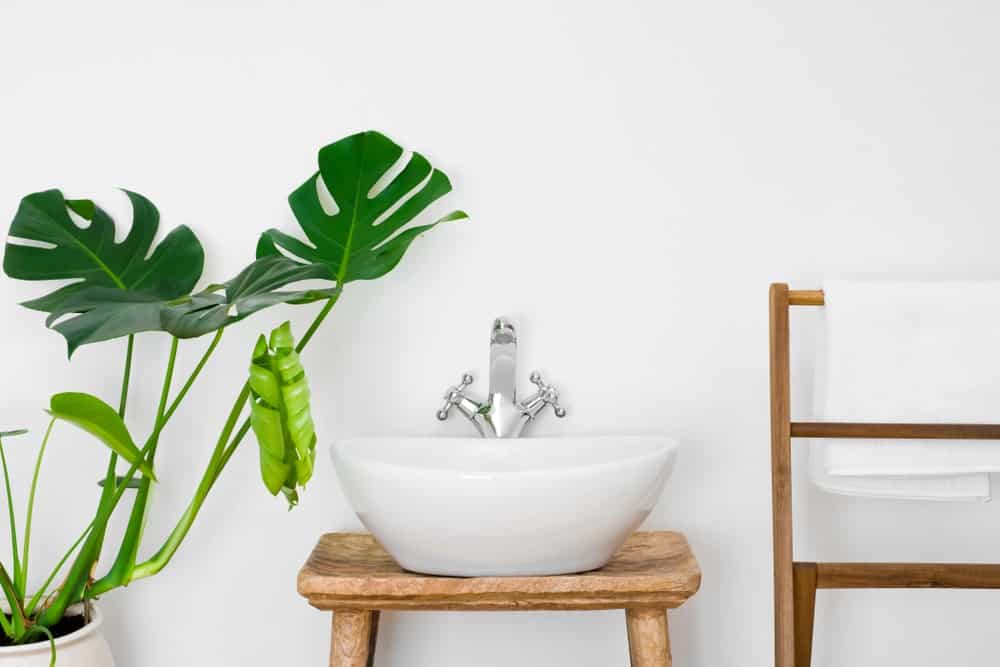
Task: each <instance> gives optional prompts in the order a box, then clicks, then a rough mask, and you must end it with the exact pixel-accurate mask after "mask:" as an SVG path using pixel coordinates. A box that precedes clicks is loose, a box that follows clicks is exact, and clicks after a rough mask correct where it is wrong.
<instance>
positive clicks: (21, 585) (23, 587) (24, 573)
mask: <svg viewBox="0 0 1000 667" xmlns="http://www.w3.org/2000/svg"><path fill="white" fill-rule="evenodd" d="M55 423H56V420H55V418H54V417H53V418H52V420H51V421H50V422H49V427H48V428H47V429H45V437H44V438H42V446H41V448H40V449H39V450H38V458H37V459H36V460H35V473H34V474H33V475H32V476H31V491H30V492H29V493H28V512H27V515H26V516H25V520H24V552H23V554H22V555H21V578H20V579H19V580H17V581H15V584H17V587H18V588H17V590H18V591H19V592H20V594H21V595H24V594H25V592H26V591H27V588H28V553H29V551H30V550H31V519H32V516H33V515H34V513H35V492H36V490H37V489H38V473H39V472H40V471H41V469H42V458H43V457H44V456H45V448H46V447H47V446H48V444H49V437H50V436H51V435H52V427H53V426H55Z"/></svg>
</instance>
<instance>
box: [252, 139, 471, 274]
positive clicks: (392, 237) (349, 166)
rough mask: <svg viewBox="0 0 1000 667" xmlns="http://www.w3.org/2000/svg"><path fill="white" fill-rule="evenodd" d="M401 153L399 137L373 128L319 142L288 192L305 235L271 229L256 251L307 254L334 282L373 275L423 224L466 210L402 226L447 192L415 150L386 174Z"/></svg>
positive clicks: (391, 263)
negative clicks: (304, 175) (305, 174)
mask: <svg viewBox="0 0 1000 667" xmlns="http://www.w3.org/2000/svg"><path fill="white" fill-rule="evenodd" d="M402 157H403V149H402V148H401V147H400V146H399V145H397V144H396V143H394V142H393V141H392V140H391V139H389V138H388V137H386V136H384V135H382V134H379V133H378V132H372V131H369V132H363V133H360V134H355V135H352V136H349V137H346V138H344V139H341V140H340V141H337V142H335V143H332V144H330V145H329V146H326V147H324V148H322V149H320V151H319V171H318V172H317V173H315V174H313V175H312V176H311V177H310V178H309V180H307V181H306V182H305V183H304V184H303V185H302V186H301V187H299V188H298V189H297V190H295V192H293V193H292V194H291V195H290V196H289V197H288V201H289V203H290V204H291V207H292V211H293V213H294V214H295V217H296V218H297V219H298V222H299V225H301V227H302V231H304V232H305V235H306V237H308V239H309V243H305V242H303V241H300V240H299V239H297V238H295V237H293V236H289V235H288V234H284V233H282V232H280V231H278V230H276V229H271V230H268V231H266V232H264V234H263V235H262V236H261V238H260V241H259V243H258V244H257V256H258V257H261V256H267V255H276V254H278V253H279V250H278V249H279V248H281V249H283V250H284V251H286V252H287V253H289V254H291V255H293V256H295V257H298V258H300V259H302V260H304V261H306V262H309V263H315V262H323V263H325V264H326V265H327V266H329V267H330V271H331V273H332V274H333V276H334V278H335V279H336V280H337V283H338V284H339V285H343V284H344V283H348V282H351V281H352V280H371V279H373V278H378V277H380V276H383V275H385V274H386V273H388V272H389V271H391V270H392V269H393V268H394V267H395V266H396V265H397V264H398V263H399V261H400V260H401V259H402V258H403V254H404V253H405V252H406V249H407V248H408V247H409V246H410V243H412V242H413V240H414V239H415V238H417V236H419V235H420V234H422V233H423V232H425V231H427V230H429V229H431V228H432V227H434V226H435V225H437V224H439V223H441V222H447V221H451V220H460V219H462V218H466V217H468V216H467V215H466V214H465V213H464V212H462V211H453V212H451V213H449V214H447V215H445V216H444V217H442V218H440V219H438V220H437V221H435V222H432V223H430V224H426V225H418V226H414V227H409V228H406V229H404V227H405V226H406V224H407V223H409V222H410V221H411V220H413V219H414V218H415V217H416V216H417V215H419V214H420V213H421V212H422V211H423V210H424V209H426V208H427V207H428V206H430V204H431V203H433V202H434V201H436V200H437V199H439V198H441V197H443V196H444V195H445V194H447V193H448V192H450V191H451V183H450V182H449V181H448V177H447V176H445V175H444V173H442V172H441V171H438V170H437V169H434V168H433V167H431V164H430V162H428V161H427V158H425V157H424V156H423V155H421V154H420V153H413V154H412V155H411V156H410V157H409V160H408V161H407V162H406V164H405V165H404V166H402V168H401V170H400V171H399V173H398V174H396V175H395V176H394V177H391V178H390V176H391V174H389V172H390V170H392V169H393V167H394V166H395V167H397V168H398V167H399V165H397V163H398V162H400V159H401V158H402ZM385 181H388V182H385ZM330 200H332V201H330Z"/></svg>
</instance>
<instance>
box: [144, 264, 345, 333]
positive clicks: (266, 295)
mask: <svg viewBox="0 0 1000 667" xmlns="http://www.w3.org/2000/svg"><path fill="white" fill-rule="evenodd" d="M330 279H331V275H330V269H329V268H328V267H327V266H326V265H325V264H322V263H317V264H300V263H298V262H295V261H293V260H290V259H288V258H286V257H281V256H270V257H261V258H260V259H258V260H256V261H255V262H253V263H252V264H251V265H250V266H248V267H247V268H245V269H243V271H241V272H240V273H239V275H237V276H236V277H235V278H233V279H232V280H229V281H226V282H225V283H222V284H221V285H211V286H209V287H208V289H206V290H205V291H203V292H199V293H198V294H195V295H194V296H192V297H191V299H190V300H187V301H184V302H182V303H175V304H170V305H168V306H167V307H165V308H164V309H163V311H162V314H161V325H162V326H163V328H164V330H166V331H169V332H170V333H172V334H174V335H175V336H177V337H179V338H193V337H195V336H201V335H203V334H206V333H209V332H211V331H215V330H216V329H219V328H220V327H223V326H227V325H229V324H232V323H233V322H238V321H240V320H242V319H244V318H246V317H249V316H250V315H253V314H254V313H256V312H257V311H259V310H263V309H264V308H268V307H270V306H274V305H277V304H280V303H290V304H303V303H312V302H314V301H319V300H322V299H329V298H330V297H332V296H333V295H334V294H335V293H336V291H337V288H335V287H323V288H319V289H306V290H284V289H283V288H284V287H287V286H288V285H292V284H294V283H300V282H302V281H305V280H320V281H327V284H328V285H329V282H328V281H330Z"/></svg>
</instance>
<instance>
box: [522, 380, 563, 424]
mask: <svg viewBox="0 0 1000 667" xmlns="http://www.w3.org/2000/svg"><path fill="white" fill-rule="evenodd" d="M528 379H529V380H531V384H533V385H535V386H536V387H538V393H537V394H535V396H534V397H533V398H535V399H536V400H537V401H540V402H541V403H542V405H541V406H540V407H544V406H546V405H551V406H552V411H553V412H555V413H556V417H560V418H562V417H565V416H566V408H564V407H562V406H561V405H559V392H558V391H556V388H555V387H553V386H552V385H549V384H545V381H544V380H543V379H542V374H541V373H539V372H538V371H534V372H533V373H532V374H531V375H530V376H529V378H528ZM530 400H531V399H529V401H530Z"/></svg>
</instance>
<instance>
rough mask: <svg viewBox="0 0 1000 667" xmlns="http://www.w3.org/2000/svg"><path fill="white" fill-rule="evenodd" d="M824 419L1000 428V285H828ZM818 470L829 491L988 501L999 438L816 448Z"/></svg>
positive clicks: (821, 394)
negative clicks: (992, 424) (976, 425)
mask: <svg viewBox="0 0 1000 667" xmlns="http://www.w3.org/2000/svg"><path fill="white" fill-rule="evenodd" d="M823 291H824V294H825V302H826V305H825V307H824V311H825V315H826V331H825V335H826V343H825V346H824V347H825V354H824V355H822V356H823V358H822V360H821V363H820V369H819V372H817V387H816V388H817V392H816V396H817V401H816V403H817V413H818V417H817V418H818V419H820V420H824V421H848V422H915V423H935V422H937V423H942V422H943V423H970V424H975V423H1000V282H969V283H861V282H840V281H838V282H828V283H826V284H825V285H824V286H823ZM810 453H811V456H810V459H811V461H810V471H811V475H812V478H813V480H814V481H815V482H816V484H818V485H819V486H820V487H821V488H823V489H825V490H827V491H830V492H832V493H843V494H849V495H863V496H875V497H881V498H905V499H928V500H989V499H990V480H989V473H990V472H994V471H1000V441H992V442H989V441H978V440H817V441H813V443H812V445H811V448H810Z"/></svg>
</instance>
